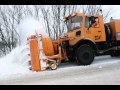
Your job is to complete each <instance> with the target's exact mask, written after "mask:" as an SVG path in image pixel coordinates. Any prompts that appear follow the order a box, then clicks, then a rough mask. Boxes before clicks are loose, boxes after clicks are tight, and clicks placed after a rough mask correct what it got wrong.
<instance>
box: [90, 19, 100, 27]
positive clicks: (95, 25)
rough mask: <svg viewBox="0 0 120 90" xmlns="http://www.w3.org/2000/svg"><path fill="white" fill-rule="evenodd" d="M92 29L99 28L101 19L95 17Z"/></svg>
mask: <svg viewBox="0 0 120 90" xmlns="http://www.w3.org/2000/svg"><path fill="white" fill-rule="evenodd" d="M92 27H93V28H99V27H100V24H99V18H98V17H95V19H94V22H93V23H92Z"/></svg>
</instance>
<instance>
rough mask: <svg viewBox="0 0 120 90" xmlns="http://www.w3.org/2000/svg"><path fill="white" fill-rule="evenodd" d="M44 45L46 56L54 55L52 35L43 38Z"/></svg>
mask: <svg viewBox="0 0 120 90" xmlns="http://www.w3.org/2000/svg"><path fill="white" fill-rule="evenodd" d="M42 46H43V51H44V53H45V55H46V56H52V55H54V48H53V43H52V40H51V38H50V37H43V38H42Z"/></svg>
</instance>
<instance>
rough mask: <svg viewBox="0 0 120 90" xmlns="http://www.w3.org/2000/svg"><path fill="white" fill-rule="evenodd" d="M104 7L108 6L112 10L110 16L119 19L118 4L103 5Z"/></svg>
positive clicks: (119, 6)
mask: <svg viewBox="0 0 120 90" xmlns="http://www.w3.org/2000/svg"><path fill="white" fill-rule="evenodd" d="M104 8H110V9H111V10H112V13H111V16H112V17H113V18H117V19H120V5H105V7H104Z"/></svg>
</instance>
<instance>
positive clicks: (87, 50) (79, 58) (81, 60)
mask: <svg viewBox="0 0 120 90" xmlns="http://www.w3.org/2000/svg"><path fill="white" fill-rule="evenodd" d="M94 57H95V53H94V50H93V48H92V47H91V46H89V45H86V44H84V45H82V46H80V47H79V48H78V49H77V51H76V63H77V64H78V65H90V64H91V63H92V62H93V60H94Z"/></svg>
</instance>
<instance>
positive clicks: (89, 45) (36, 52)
mask: <svg viewBox="0 0 120 90" xmlns="http://www.w3.org/2000/svg"><path fill="white" fill-rule="evenodd" d="M64 22H65V23H66V25H67V31H68V32H67V33H65V34H64V35H63V36H60V37H58V39H57V40H55V41H52V39H51V38H50V37H44V36H43V35H41V34H38V35H37V34H36V35H33V36H31V37H30V39H29V45H30V56H31V70H32V71H42V70H46V69H47V68H51V69H52V70H55V69H57V66H58V65H59V64H61V63H62V61H70V62H75V63H76V64H78V65H90V64H91V63H92V62H93V60H94V57H95V56H100V55H111V57H117V56H119V55H120V20H112V21H110V22H108V23H104V21H103V15H85V14H82V13H74V14H71V15H69V16H68V17H65V21H64Z"/></svg>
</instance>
